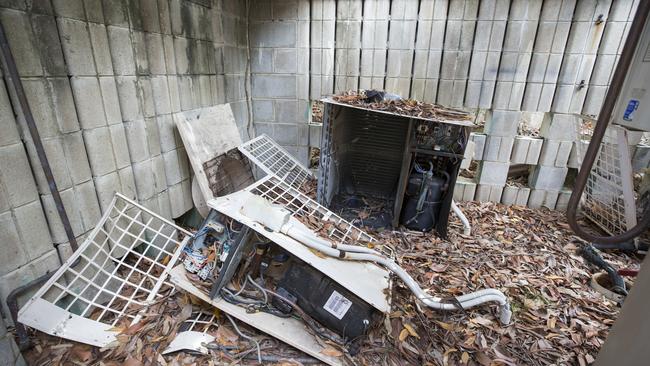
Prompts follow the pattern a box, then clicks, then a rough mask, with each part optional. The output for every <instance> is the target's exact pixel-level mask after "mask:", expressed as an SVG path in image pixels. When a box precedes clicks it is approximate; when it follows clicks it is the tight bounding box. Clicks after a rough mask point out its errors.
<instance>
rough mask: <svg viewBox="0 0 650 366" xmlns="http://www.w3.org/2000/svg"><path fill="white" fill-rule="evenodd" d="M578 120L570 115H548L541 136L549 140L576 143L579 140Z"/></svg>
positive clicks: (541, 129)
mask: <svg viewBox="0 0 650 366" xmlns="http://www.w3.org/2000/svg"><path fill="white" fill-rule="evenodd" d="M577 123H578V121H577V118H576V117H575V116H573V115H570V114H562V113H548V114H546V115H545V116H544V120H543V121H542V126H541V127H540V130H539V134H540V136H542V137H545V138H546V139H548V140H558V141H574V140H575V139H576V138H577V132H578V127H577Z"/></svg>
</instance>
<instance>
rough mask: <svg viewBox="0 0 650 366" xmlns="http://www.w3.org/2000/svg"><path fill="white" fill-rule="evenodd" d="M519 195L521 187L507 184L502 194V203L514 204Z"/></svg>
mask: <svg viewBox="0 0 650 366" xmlns="http://www.w3.org/2000/svg"><path fill="white" fill-rule="evenodd" d="M518 195H519V187H515V186H505V187H503V194H502V195H501V203H503V204H504V205H508V206H511V205H514V204H515V203H516V202H517V196H518Z"/></svg>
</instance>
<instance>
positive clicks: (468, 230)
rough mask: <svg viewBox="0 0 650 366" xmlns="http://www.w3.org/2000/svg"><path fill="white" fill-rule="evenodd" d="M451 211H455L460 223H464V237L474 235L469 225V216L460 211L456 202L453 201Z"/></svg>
mask: <svg viewBox="0 0 650 366" xmlns="http://www.w3.org/2000/svg"><path fill="white" fill-rule="evenodd" d="M451 209H452V210H453V211H454V213H455V214H456V216H458V218H459V219H460V222H462V223H463V235H469V234H471V233H472V226H471V225H470V224H469V220H468V219H467V216H465V214H464V213H463V211H461V210H460V207H458V205H457V204H456V201H454V200H452V201H451Z"/></svg>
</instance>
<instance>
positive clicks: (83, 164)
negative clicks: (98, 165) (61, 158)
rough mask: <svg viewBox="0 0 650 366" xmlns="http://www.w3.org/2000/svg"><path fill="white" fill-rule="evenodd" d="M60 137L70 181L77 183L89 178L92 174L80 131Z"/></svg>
mask: <svg viewBox="0 0 650 366" xmlns="http://www.w3.org/2000/svg"><path fill="white" fill-rule="evenodd" d="M62 138H63V149H64V154H65V160H66V163H67V167H68V172H69V174H70V178H71V179H72V183H73V184H79V183H82V182H85V181H87V180H89V179H90V178H91V176H92V175H91V173H90V163H89V162H88V155H87V153H86V146H85V145H84V139H83V135H82V132H81V131H77V132H74V133H69V134H65V135H63V137H62Z"/></svg>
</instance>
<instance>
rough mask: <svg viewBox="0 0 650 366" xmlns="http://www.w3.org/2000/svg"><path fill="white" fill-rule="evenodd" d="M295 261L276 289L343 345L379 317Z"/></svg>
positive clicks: (364, 303)
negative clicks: (340, 340) (335, 335)
mask: <svg viewBox="0 0 650 366" xmlns="http://www.w3.org/2000/svg"><path fill="white" fill-rule="evenodd" d="M295 259H296V258H294V260H293V261H292V263H291V266H290V267H289V268H288V269H287V271H286V272H285V274H284V277H283V278H282V279H281V280H280V282H279V283H278V287H281V288H283V289H285V290H286V291H287V292H289V293H290V294H292V295H293V296H295V297H296V298H297V300H298V301H297V304H298V306H300V307H301V308H302V309H303V310H304V311H305V312H306V313H307V314H309V316H311V317H312V318H314V319H315V320H316V321H318V322H319V323H321V324H322V325H323V326H325V327H326V328H328V329H330V330H332V331H334V332H336V333H338V334H339V335H340V336H342V337H343V338H344V339H345V340H346V341H352V340H355V339H357V338H358V337H359V336H362V335H364V334H365V333H366V332H367V331H368V329H369V328H370V326H371V325H372V324H373V323H375V322H376V321H377V320H379V319H381V313H380V312H379V311H378V310H377V309H375V308H374V307H372V306H371V305H370V304H368V303H366V302H365V301H363V300H362V299H360V298H359V297H358V296H356V295H355V294H353V293H352V292H350V291H349V290H347V289H346V288H344V287H343V286H341V285H339V284H338V283H336V282H334V281H333V280H332V279H330V278H329V277H327V276H325V275H324V274H322V273H321V272H319V271H318V270H316V269H314V268H313V267H311V266H309V265H308V264H306V263H304V262H302V261H299V260H295Z"/></svg>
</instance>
